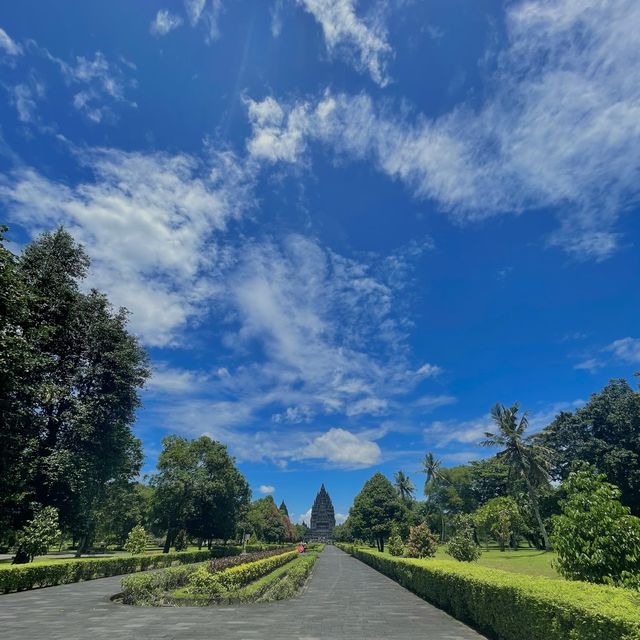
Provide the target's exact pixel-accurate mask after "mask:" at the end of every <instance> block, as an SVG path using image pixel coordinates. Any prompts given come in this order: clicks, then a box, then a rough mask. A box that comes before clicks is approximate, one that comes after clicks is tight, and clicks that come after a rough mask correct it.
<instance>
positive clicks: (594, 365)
mask: <svg viewBox="0 0 640 640" xmlns="http://www.w3.org/2000/svg"><path fill="white" fill-rule="evenodd" d="M602 367H604V363H603V362H601V361H600V360H598V359H597V358H586V359H585V360H581V361H580V362H578V363H577V364H575V365H573V368H574V369H578V370H584V371H589V372H590V373H595V372H596V371H597V370H598V369H601V368H602Z"/></svg>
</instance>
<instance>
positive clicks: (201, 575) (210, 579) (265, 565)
mask: <svg viewBox="0 0 640 640" xmlns="http://www.w3.org/2000/svg"><path fill="white" fill-rule="evenodd" d="M297 557H298V552H297V551H289V552H287V553H280V554H278V555H273V556H271V557H269V558H262V559H260V560H254V561H253V562H247V563H245V564H241V565H239V566H237V567H231V568H230V569H225V570H224V571H216V572H215V573H213V572H211V571H210V570H209V567H207V566H206V565H201V566H200V567H198V569H197V570H196V571H194V572H193V573H192V574H191V575H190V576H189V589H190V590H192V591H193V592H194V593H200V594H202V595H207V596H211V597H217V596H220V595H221V594H223V593H225V592H227V591H235V590H237V589H241V588H242V587H246V586H247V585H248V584H249V583H251V582H254V581H255V580H258V579H259V578H262V577H263V576H266V575H267V574H268V573H271V572H272V571H273V570H275V569H277V568H278V567H281V566H282V565H283V564H287V562H291V561H292V560H295V559H296V558H297Z"/></svg>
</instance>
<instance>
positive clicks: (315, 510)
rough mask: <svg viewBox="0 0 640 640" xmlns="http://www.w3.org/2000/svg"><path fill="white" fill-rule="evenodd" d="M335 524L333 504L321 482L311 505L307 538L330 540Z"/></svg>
mask: <svg viewBox="0 0 640 640" xmlns="http://www.w3.org/2000/svg"><path fill="white" fill-rule="evenodd" d="M335 526H336V516H335V513H334V511H333V504H332V502H331V498H330V497H329V494H328V493H327V490H326V489H325V488H324V484H323V485H322V486H321V487H320V491H318V495H317V496H316V499H315V501H314V502H313V507H311V529H310V530H309V534H308V538H309V539H310V540H330V539H331V536H332V533H333V527H335Z"/></svg>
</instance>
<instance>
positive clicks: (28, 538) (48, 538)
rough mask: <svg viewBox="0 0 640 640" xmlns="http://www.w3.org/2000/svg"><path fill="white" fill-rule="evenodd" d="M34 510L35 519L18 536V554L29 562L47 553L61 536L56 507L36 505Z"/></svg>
mask: <svg viewBox="0 0 640 640" xmlns="http://www.w3.org/2000/svg"><path fill="white" fill-rule="evenodd" d="M34 512H35V513H34V516H33V519H32V520H30V521H29V522H28V523H27V524H26V525H25V527H24V528H23V529H22V530H20V531H19V532H18V535H17V536H16V542H17V546H18V552H17V554H16V556H17V557H18V558H24V560H27V561H29V562H31V560H33V559H34V558H35V556H41V555H43V554H45V553H47V551H48V550H49V547H50V546H51V545H52V544H53V543H54V542H55V541H56V540H57V539H58V538H59V537H60V529H59V528H58V510H57V509H56V508H54V507H41V506H40V505H34ZM18 561H19V560H18Z"/></svg>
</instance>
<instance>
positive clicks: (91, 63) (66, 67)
mask: <svg viewBox="0 0 640 640" xmlns="http://www.w3.org/2000/svg"><path fill="white" fill-rule="evenodd" d="M34 47H35V49H36V50H37V51H40V52H41V53H42V54H43V55H44V56H45V57H46V58H47V59H48V60H50V61H51V62H53V63H54V64H55V65H56V66H57V67H58V68H59V69H60V71H61V72H62V75H63V77H64V79H65V81H66V82H67V84H69V85H70V86H76V85H78V86H79V87H81V89H80V90H79V91H77V93H75V94H74V96H73V106H74V107H75V108H76V109H77V110H78V111H80V112H81V113H82V114H84V115H85V116H86V117H87V118H88V119H89V120H91V121H92V122H95V123H100V122H102V121H103V120H105V118H111V119H113V118H114V111H113V109H112V107H113V105H115V104H124V105H127V106H129V107H132V108H136V107H137V104H136V103H135V102H134V101H132V100H129V99H128V98H127V96H126V90H127V88H131V87H135V86H136V82H135V80H132V79H130V78H129V72H130V71H131V69H135V65H133V64H132V63H129V62H127V61H126V60H124V59H121V60H120V61H119V62H113V61H109V60H108V59H107V58H106V56H105V55H104V54H103V53H102V52H101V51H96V52H95V53H94V55H93V59H91V58H85V57H84V56H76V59H75V61H74V62H73V63H71V64H70V63H68V62H66V61H65V60H62V59H61V58H58V57H56V56H54V55H52V54H51V53H50V52H49V51H47V50H46V49H42V48H40V47H38V46H37V45H36V44H34ZM125 68H126V69H125Z"/></svg>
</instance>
